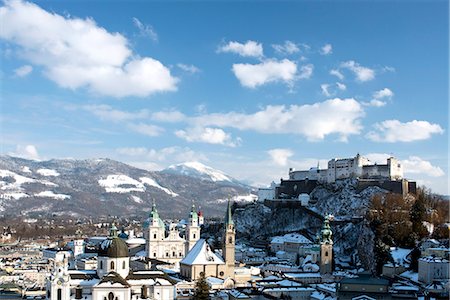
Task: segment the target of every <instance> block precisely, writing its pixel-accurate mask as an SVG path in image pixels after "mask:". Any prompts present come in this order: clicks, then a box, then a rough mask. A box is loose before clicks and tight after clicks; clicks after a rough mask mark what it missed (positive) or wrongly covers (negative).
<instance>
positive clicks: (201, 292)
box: [194, 272, 211, 300]
mask: <svg viewBox="0 0 450 300" xmlns="http://www.w3.org/2000/svg"><path fill="white" fill-rule="evenodd" d="M210 288H211V287H210V286H209V283H208V282H207V281H206V277H205V273H203V272H201V273H200V278H199V279H197V282H196V283H195V292H194V299H195V300H207V299H209V290H210Z"/></svg>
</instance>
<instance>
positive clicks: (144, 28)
mask: <svg viewBox="0 0 450 300" xmlns="http://www.w3.org/2000/svg"><path fill="white" fill-rule="evenodd" d="M133 24H134V26H136V27H137V28H138V29H139V35H141V36H144V37H149V38H150V39H151V40H152V41H154V42H157V41H158V34H157V33H156V31H155V30H154V29H153V27H152V26H151V25H147V24H143V23H142V22H141V21H140V20H139V19H138V18H133Z"/></svg>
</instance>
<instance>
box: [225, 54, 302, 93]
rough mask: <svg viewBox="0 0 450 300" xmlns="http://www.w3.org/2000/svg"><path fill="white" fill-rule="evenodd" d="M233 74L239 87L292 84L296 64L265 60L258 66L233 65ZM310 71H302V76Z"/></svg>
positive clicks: (288, 61) (286, 60)
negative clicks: (275, 83) (278, 83)
mask: <svg viewBox="0 0 450 300" xmlns="http://www.w3.org/2000/svg"><path fill="white" fill-rule="evenodd" d="M232 70H233V73H234V75H235V76H236V77H237V78H238V79H239V81H240V83H241V85H243V86H245V87H248V88H256V87H258V86H260V85H264V84H266V83H270V82H278V81H282V82H285V83H287V84H292V82H293V81H294V80H295V76H296V73H297V64H296V63H295V62H293V61H290V60H288V59H283V60H281V61H277V60H267V61H264V62H262V63H260V64H256V65H252V64H234V65H233V69H232ZM308 71H310V70H308V69H307V70H303V72H302V74H303V73H304V76H306V75H308V74H307V72H308Z"/></svg>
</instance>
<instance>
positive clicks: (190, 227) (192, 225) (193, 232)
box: [185, 204, 200, 253]
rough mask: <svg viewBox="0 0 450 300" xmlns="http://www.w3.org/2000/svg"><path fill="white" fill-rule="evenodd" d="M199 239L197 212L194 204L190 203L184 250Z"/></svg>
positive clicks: (190, 247)
mask: <svg viewBox="0 0 450 300" xmlns="http://www.w3.org/2000/svg"><path fill="white" fill-rule="evenodd" d="M199 239H200V226H199V224H198V214H197V211H196V209H195V205H194V204H192V209H191V212H190V213H189V223H188V224H187V226H186V251H185V253H188V252H189V250H191V249H192V247H194V245H195V243H197V241H198V240H199Z"/></svg>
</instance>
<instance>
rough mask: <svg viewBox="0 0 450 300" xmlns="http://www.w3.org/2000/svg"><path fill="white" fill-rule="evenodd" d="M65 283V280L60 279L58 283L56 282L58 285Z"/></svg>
mask: <svg viewBox="0 0 450 300" xmlns="http://www.w3.org/2000/svg"><path fill="white" fill-rule="evenodd" d="M63 282H64V280H63V279H61V278H60V279H58V281H56V284H57V285H61V284H63Z"/></svg>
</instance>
